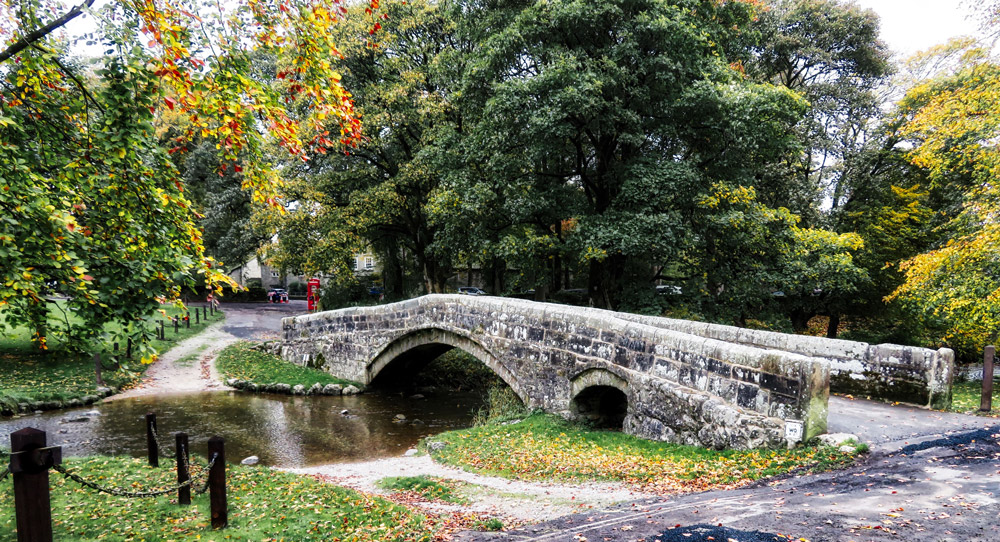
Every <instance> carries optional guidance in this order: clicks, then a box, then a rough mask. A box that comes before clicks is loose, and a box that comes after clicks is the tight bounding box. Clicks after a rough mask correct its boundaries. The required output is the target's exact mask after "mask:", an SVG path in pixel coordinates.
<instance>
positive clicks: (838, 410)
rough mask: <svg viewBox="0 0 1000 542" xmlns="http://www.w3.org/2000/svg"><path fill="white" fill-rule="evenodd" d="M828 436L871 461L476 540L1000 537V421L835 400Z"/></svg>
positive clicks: (468, 536)
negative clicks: (857, 441)
mask: <svg viewBox="0 0 1000 542" xmlns="http://www.w3.org/2000/svg"><path fill="white" fill-rule="evenodd" d="M830 428H831V429H830V430H831V432H850V433H853V434H855V435H858V436H859V437H861V439H862V440H864V441H867V442H869V443H871V448H872V453H871V454H870V455H868V456H867V457H865V458H863V459H862V460H861V461H860V462H859V463H858V464H857V465H855V466H853V467H851V468H849V469H846V470H840V471H836V472H828V473H819V474H808V473H802V474H799V475H792V476H785V477H781V478H776V479H769V480H766V481H763V482H761V483H758V484H755V485H753V486H748V487H744V488H742V489H738V490H731V491H708V492H703V493H696V494H688V495H682V496H677V497H671V498H664V499H654V500H647V501H640V502H634V503H631V504H628V505H624V506H620V507H617V508H614V509H611V510H609V511H605V512H601V513H593V512H591V513H583V514H575V515H571V516H566V517H564V518H560V519H557V520H554V521H550V522H545V523H540V524H536V525H532V526H528V527H524V528H521V529H518V530H514V531H510V532H503V533H472V532H467V533H462V534H461V535H460V536H459V537H458V540H462V541H466V542H468V541H477V542H486V541H489V542H501V541H503V542H528V541H532V542H543V541H545V542H555V541H568V542H586V541H614V542H624V541H628V542H656V541H660V542H667V541H684V542H694V541H708V540H716V541H721V542H734V541H735V542H763V541H767V542H772V541H784V540H808V541H812V542H817V541H838V542H839V541H844V542H847V541H854V542H863V541H889V540H896V541H935V542H937V541H955V542H958V541H963V542H964V541H984V542H985V541H997V540H1000V442H998V439H1000V422H998V420H997V419H995V418H981V417H975V416H966V415H961V414H951V413H942V412H934V411H928V410H923V409H919V408H913V407H906V406H898V405H896V406H894V405H887V404H883V403H876V402H871V401H862V400H851V399H845V398H840V397H834V398H831V400H830Z"/></svg>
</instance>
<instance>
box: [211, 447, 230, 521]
mask: <svg viewBox="0 0 1000 542" xmlns="http://www.w3.org/2000/svg"><path fill="white" fill-rule="evenodd" d="M225 445H226V441H225V439H223V438H222V437H219V436H215V437H212V438H210V439H208V460H209V461H212V457H215V464H214V465H212V470H210V471H209V472H208V490H209V502H210V503H211V512H212V528H213V529H224V528H225V527H226V525H228V524H229V510H228V503H227V502H226V451H225Z"/></svg>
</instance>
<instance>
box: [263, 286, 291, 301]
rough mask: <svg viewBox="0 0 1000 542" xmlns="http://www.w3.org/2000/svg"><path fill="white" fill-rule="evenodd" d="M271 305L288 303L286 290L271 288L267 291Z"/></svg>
mask: <svg viewBox="0 0 1000 542" xmlns="http://www.w3.org/2000/svg"><path fill="white" fill-rule="evenodd" d="M267 301H268V302H269V303H288V291H287V290H285V289H284V288H271V289H270V290H268V291H267Z"/></svg>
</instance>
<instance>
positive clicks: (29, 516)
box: [10, 427, 62, 542]
mask: <svg viewBox="0 0 1000 542" xmlns="http://www.w3.org/2000/svg"><path fill="white" fill-rule="evenodd" d="M10 449H11V456H10V460H11V465H10V471H11V473H12V474H13V476H14V514H15V516H16V518H17V520H16V521H17V542H52V506H51V503H50V501H49V467H51V466H53V465H58V464H59V463H60V462H61V460H62V450H61V449H60V448H59V447H58V446H56V447H52V448H46V447H45V431H39V430H38V429H33V428H31V427H26V428H24V429H21V430H20V431H15V432H13V433H11V434H10Z"/></svg>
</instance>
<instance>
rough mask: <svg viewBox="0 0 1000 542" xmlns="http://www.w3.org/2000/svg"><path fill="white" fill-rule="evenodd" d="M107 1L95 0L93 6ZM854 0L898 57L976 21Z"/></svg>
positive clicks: (938, 2) (934, 3)
mask: <svg viewBox="0 0 1000 542" xmlns="http://www.w3.org/2000/svg"><path fill="white" fill-rule="evenodd" d="M106 1H107V0H98V1H97V2H95V5H94V7H95V9H96V8H97V7H98V6H99V5H102V4H104V3H105V2H106ZM395 1H398V0H395ZM595 1H600V0H595ZM854 1H855V2H856V3H857V4H858V5H860V6H861V7H865V8H871V9H873V10H875V12H876V13H878V15H879V17H880V18H881V19H882V39H883V40H885V41H886V43H888V44H889V47H890V48H891V49H892V51H893V52H895V53H898V54H899V55H900V56H901V58H905V57H907V56H909V55H911V54H913V53H915V52H917V51H920V50H924V49H927V48H928V47H931V46H933V45H937V44H940V43H944V42H946V41H947V40H948V39H949V38H952V37H956V36H962V35H972V34H975V33H976V31H977V26H976V23H974V22H973V21H970V20H968V19H967V16H968V14H969V8H968V5H967V3H966V2H964V1H963V0H854ZM70 3H75V2H72V1H71V2H70ZM87 19H89V17H88V18H85V19H77V20H75V21H73V22H71V23H70V25H69V27H68V30H69V34H70V35H79V33H81V32H89V31H91V30H92V29H93V27H94V26H93V23H92V22H91V21H89V20H87ZM81 45H82V44H81ZM79 50H80V51H81V52H83V53H84V54H93V55H99V54H101V53H100V50H99V48H87V47H82V46H80V47H79Z"/></svg>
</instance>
